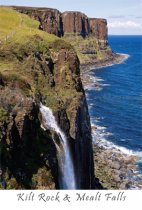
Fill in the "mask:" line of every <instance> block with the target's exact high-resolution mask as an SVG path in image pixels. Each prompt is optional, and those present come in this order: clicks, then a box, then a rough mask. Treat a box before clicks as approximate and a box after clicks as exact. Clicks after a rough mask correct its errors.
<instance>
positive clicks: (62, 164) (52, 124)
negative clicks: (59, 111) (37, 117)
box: [40, 104, 76, 189]
mask: <svg viewBox="0 0 142 210" xmlns="http://www.w3.org/2000/svg"><path fill="white" fill-rule="evenodd" d="M40 112H41V114H42V118H43V122H42V128H43V129H44V130H46V129H50V130H51V131H54V132H56V134H57V135H58V138H59V142H57V141H56V139H55V138H54V139H53V141H54V144H55V146H56V149H57V158H58V165H59V171H60V176H59V185H60V189H76V181H75V173H74V166H73V162H72V158H71V153H70V148H69V145H68V141H67V138H66V136H65V134H64V133H63V132H62V130H61V129H60V127H59V126H58V124H57V122H56V119H55V117H54V115H53V113H52V110H51V109H50V108H48V107H46V106H44V105H42V104H41V105H40Z"/></svg>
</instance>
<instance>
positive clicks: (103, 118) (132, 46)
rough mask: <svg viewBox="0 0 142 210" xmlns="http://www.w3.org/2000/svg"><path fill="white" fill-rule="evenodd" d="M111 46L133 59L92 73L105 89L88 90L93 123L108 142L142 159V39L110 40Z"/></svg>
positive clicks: (117, 37) (113, 37)
mask: <svg viewBox="0 0 142 210" xmlns="http://www.w3.org/2000/svg"><path fill="white" fill-rule="evenodd" d="M109 44H110V46H111V48H112V49H113V51H115V52H117V53H122V54H128V55H129V57H128V59H127V60H125V61H124V62H122V63H121V64H117V65H112V66H108V67H105V68H100V69H97V70H92V71H91V72H90V74H91V77H96V78H97V80H98V81H99V83H100V85H101V89H99V90H97V89H96V88H90V89H88V90H86V93H87V100H88V104H89V112H90V116H91V123H92V124H95V125H96V126H97V127H98V132H99V134H100V136H103V137H104V138H105V139H106V141H109V142H111V143H113V144H114V145H116V146H118V147H121V148H124V150H125V149H126V150H127V151H131V152H132V153H134V154H138V155H139V156H141V158H142V36H109ZM109 134H110V135H109ZM139 166H140V170H141V172H142V162H141V161H139Z"/></svg>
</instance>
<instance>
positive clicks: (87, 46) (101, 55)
mask: <svg viewBox="0 0 142 210" xmlns="http://www.w3.org/2000/svg"><path fill="white" fill-rule="evenodd" d="M63 40H65V41H68V42H69V43H71V44H72V46H73V47H74V49H75V50H76V52H77V55H78V57H79V60H80V63H81V64H86V63H88V62H92V61H99V60H103V59H105V57H106V54H107V52H108V51H110V52H111V49H110V47H109V46H106V47H105V48H104V49H103V50H101V49H100V48H101V47H100V43H99V41H98V40H97V39H96V38H95V37H93V36H89V37H87V38H85V39H84V38H83V37H81V36H78V35H72V34H68V35H65V37H63ZM87 51H88V52H90V51H92V52H93V54H88V53H86V54H84V53H82V52H87Z"/></svg>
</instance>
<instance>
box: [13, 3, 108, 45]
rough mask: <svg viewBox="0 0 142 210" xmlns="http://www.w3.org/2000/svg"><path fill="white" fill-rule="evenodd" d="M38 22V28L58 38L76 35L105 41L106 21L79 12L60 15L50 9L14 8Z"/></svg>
mask: <svg viewBox="0 0 142 210" xmlns="http://www.w3.org/2000/svg"><path fill="white" fill-rule="evenodd" d="M14 9H16V10H17V11H19V12H21V13H24V14H27V15H29V16H30V17H32V18H34V19H36V20H38V21H39V22H40V25H39V28H40V29H41V30H44V31H46V32H48V33H50V34H55V35H57V36H59V37H61V36H64V35H66V34H77V35H80V36H82V37H84V38H85V37H88V36H89V35H91V36H94V37H95V38H96V39H98V40H104V41H106V40H107V21H106V20H105V19H99V18H88V17H87V16H86V15H85V14H83V13H81V12H70V11H67V12H64V13H60V12H59V11H58V10H56V9H50V8H30V7H17V6H16V7H14Z"/></svg>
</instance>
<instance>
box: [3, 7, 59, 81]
mask: <svg viewBox="0 0 142 210" xmlns="http://www.w3.org/2000/svg"><path fill="white" fill-rule="evenodd" d="M38 25H39V23H38V22H37V21H35V20H31V19H30V18H29V17H28V16H26V15H23V14H20V13H18V12H16V11H14V10H12V9H9V8H3V7H0V73H2V74H3V75H9V76H10V74H16V75H17V76H18V77H19V78H24V76H26V79H27V78H28V79H29V80H30V77H27V73H28V72H26V75H25V71H23V69H22V67H20V68H19V65H21V64H20V62H18V61H19V60H20V59H21V60H22V58H23V57H24V55H25V53H26V54H28V53H29V54H30V53H32V52H36V51H42V52H45V53H47V51H48V45H49V44H50V43H52V42H53V41H55V40H56V39H57V37H55V36H54V35H50V34H47V33H45V32H43V31H40V30H38ZM40 39H41V40H40ZM39 40H40V42H39ZM29 82H30V81H29Z"/></svg>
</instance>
